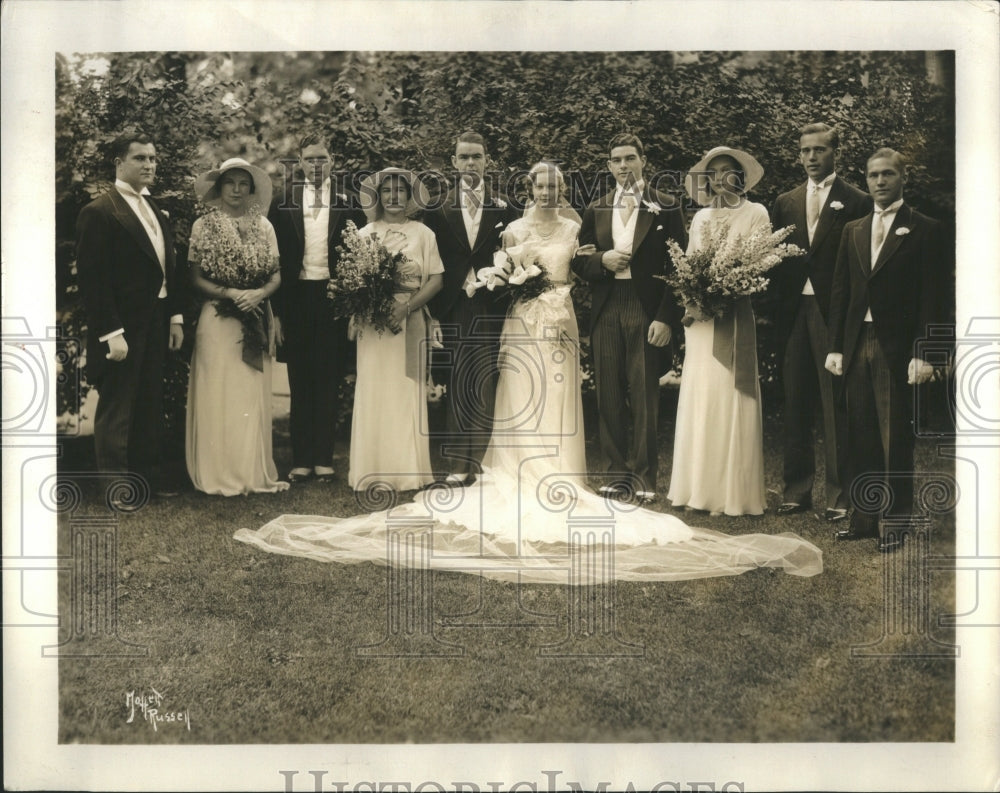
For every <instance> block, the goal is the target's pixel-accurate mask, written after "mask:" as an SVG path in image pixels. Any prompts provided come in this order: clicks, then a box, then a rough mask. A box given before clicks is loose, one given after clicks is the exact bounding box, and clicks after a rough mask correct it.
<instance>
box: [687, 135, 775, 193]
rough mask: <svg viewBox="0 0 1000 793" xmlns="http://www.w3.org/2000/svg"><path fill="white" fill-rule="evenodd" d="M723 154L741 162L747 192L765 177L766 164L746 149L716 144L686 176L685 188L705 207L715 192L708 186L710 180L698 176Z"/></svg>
mask: <svg viewBox="0 0 1000 793" xmlns="http://www.w3.org/2000/svg"><path fill="white" fill-rule="evenodd" d="M722 156H728V157H732V158H733V159H734V160H736V162H738V163H739V164H740V168H742V169H743V177H744V180H745V181H744V183H743V192H747V191H748V190H750V189H751V188H753V186H754V185H756V184H757V183H758V182H759V181H760V180H761V179H762V178H763V177H764V166H763V165H761V164H760V163H759V162H757V160H755V159H754V158H753V157H751V156H750V155H749V154H747V153H746V152H745V151H740V150H739V149H731V148H730V147H729V146H716V147H715V148H714V149H712V150H711V151H709V152H707V153H706V154H705V156H704V157H702V158H701V159H700V160H698V162H697V163H695V164H694V166H693V167H692V168H691V170H690V171H688V172H687V176H685V177H684V190H685V191H686V192H687V194H688V196H690V198H691V199H692V200H693V201H694V202H695V203H697V204H699V205H701V206H703V207H704V206H708V205H709V204H711V203H712V198H713V194H712V190H711V188H710V187H709V186H708V180H707V179H705V178H703V177H702V178H698V177H699V176H702V175H703V174H705V173H706V172H707V171H708V164H709V163H710V162H711V161H712V160H714V159H715V158H716V157H722Z"/></svg>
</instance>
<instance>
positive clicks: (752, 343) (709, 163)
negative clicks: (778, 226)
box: [667, 146, 769, 515]
mask: <svg viewBox="0 0 1000 793" xmlns="http://www.w3.org/2000/svg"><path fill="white" fill-rule="evenodd" d="M696 174H697V175H702V176H705V177H707V179H706V182H707V187H708V190H707V191H705V190H704V189H698V186H699V185H697V184H696V177H695V175H696ZM763 175H764V169H763V168H762V167H761V165H760V163H758V162H757V160H755V159H754V158H753V157H751V156H750V155H749V154H747V153H746V152H743V151H739V150H738V149H730V148H728V147H724V146H720V147H717V148H715V149H712V150H711V151H710V152H708V154H706V155H705V157H703V158H702V160H701V161H700V162H699V163H698V164H697V165H695V166H694V167H693V168H692V169H691V171H690V172H689V175H688V177H687V179H686V180H685V187H686V189H687V192H688V195H689V196H690V197H691V198H692V199H694V200H695V201H696V202H698V203H699V204H701V205H702V206H704V207H705V208H704V209H701V210H699V211H698V213H697V214H696V215H695V216H694V220H693V221H692V222H691V232H690V234H689V243H688V253H689V254H690V253H692V252H694V251H697V250H699V249H700V248H701V247H703V246H704V245H705V236H706V235H707V234H708V233H710V232H711V231H712V230H713V229H715V228H717V224H720V223H721V224H726V225H727V226H728V234H727V239H730V240H732V239H734V238H735V237H743V238H746V237H748V236H749V235H750V234H752V233H753V232H754V231H756V230H757V229H758V228H760V227H761V226H767V225H769V220H768V213H767V209H766V208H765V207H764V206H763V205H761V204H755V203H752V202H750V201H747V199H746V196H745V195H744V193H745V192H746V191H747V190H749V189H750V188H752V187H753V186H754V185H755V184H757V182H759V181H760V179H761V177H762V176H763ZM687 314H688V315H689V316H690V317H692V318H693V319H694V322H692V323H691V324H690V325H688V327H687V328H686V329H685V332H684V344H685V352H684V369H683V373H682V375H681V389H680V395H679V397H678V401H677V422H676V429H675V430H674V458H673V469H672V472H671V475H670V490H669V492H668V493H667V498H669V499H670V500H671V501H672V502H673V504H674V506H686V507H689V508H691V509H699V510H707V511H710V512H712V513H716V514H722V513H725V514H726V515H760V514H762V513H763V512H764V509H765V506H766V494H765V490H764V435H763V422H762V419H761V406H760V384H759V382H758V379H757V345H756V331H755V329H754V316H753V309H752V308H751V306H750V298H749V297H742V298H738V299H737V300H736V301H735V303H734V304H733V306H732V307H731V308H729V309H727V311H726V313H725V314H724V315H723V316H722V317H719V318H716V319H713V318H712V317H706V316H703V315H701V314H700V312H699V311H698V309H697V308H695V307H694V306H688V307H687Z"/></svg>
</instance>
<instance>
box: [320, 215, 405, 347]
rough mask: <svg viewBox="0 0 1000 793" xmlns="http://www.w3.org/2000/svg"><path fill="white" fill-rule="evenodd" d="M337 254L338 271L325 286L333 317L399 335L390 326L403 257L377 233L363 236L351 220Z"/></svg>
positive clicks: (393, 327) (403, 261)
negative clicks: (383, 241)
mask: <svg viewBox="0 0 1000 793" xmlns="http://www.w3.org/2000/svg"><path fill="white" fill-rule="evenodd" d="M337 251H338V253H339V255H340V260H339V262H338V264H337V272H336V273H335V274H334V275H333V276H332V277H331V278H330V282H329V283H328V284H327V287H326V295H327V297H328V298H330V300H331V301H332V302H333V313H334V315H335V316H337V317H354V318H355V319H356V320H357V321H360V322H366V323H368V324H370V325H372V326H373V327H374V328H375V330H377V331H378V332H379V334H380V335H381V334H382V333H383V332H384V331H386V330H391V331H392V332H393V333H398V332H399V330H400V328H398V327H395V326H393V323H392V312H393V309H394V308H395V307H396V298H395V297H394V295H395V294H396V292H398V291H400V283H401V275H400V267H401V265H403V264H404V263H405V262H406V261H407V259H406V255H405V254H404V253H402V252H401V251H400V252H397V253H392V252H390V251H389V249H388V248H386V247H385V245H383V244H382V241H381V240H380V239H379V237H378V235H377V234H371V235H369V236H362V235H361V234H359V233H358V227H357V226H355V225H354V223H353V222H352V221H347V225H346V227H345V229H344V235H343V245H341V246H339V247H338V248H337Z"/></svg>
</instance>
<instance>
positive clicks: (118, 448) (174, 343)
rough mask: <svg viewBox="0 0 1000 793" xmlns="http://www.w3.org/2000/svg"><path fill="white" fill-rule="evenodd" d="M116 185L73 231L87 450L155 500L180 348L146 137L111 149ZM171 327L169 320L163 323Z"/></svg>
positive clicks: (167, 236) (151, 148)
mask: <svg viewBox="0 0 1000 793" xmlns="http://www.w3.org/2000/svg"><path fill="white" fill-rule="evenodd" d="M111 154H112V157H113V160H114V165H115V184H114V187H112V188H111V189H110V190H109V191H108V192H107V193H105V194H104V195H102V196H100V197H99V198H97V199H95V200H94V201H91V202H90V203H89V204H87V206H85V207H84V208H83V210H82V211H81V212H80V216H79V218H78V219H77V221H76V231H77V268H78V271H79V274H80V293H81V295H82V297H83V304H84V309H85V311H86V315H87V379H88V380H89V381H90V383H91V384H92V385H93V386H94V387H95V388H96V389H97V392H98V394H99V395H100V399H99V400H98V403H97V413H96V415H95V417H94V447H95V451H96V453H97V467H98V468H99V469H100V470H102V471H109V472H124V471H131V472H133V473H137V474H139V475H141V476H144V477H146V478H147V479H148V481H149V484H150V489H151V490H152V491H153V492H154V493H155V492H157V491H159V494H161V495H167V493H165V492H164V491H163V490H162V484H163V483H162V482H161V481H159V478H158V473H159V469H160V466H161V460H160V428H161V427H162V426H163V366H164V361H165V357H166V351H167V349H168V347H169V349H170V350H178V349H180V347H181V343H182V342H183V340H184V326H183V322H184V317H183V312H182V302H181V299H180V298H181V294H182V290H181V289H180V288H179V287H178V284H177V273H176V268H175V267H174V235H173V230H172V229H171V227H170V221H169V219H168V218H167V216H166V213H164V212H162V211H161V210H160V208H159V207H158V206H157V205H156V202H155V201H154V200H153V199H152V198H151V197H150V194H149V187H150V185H152V184H153V181H154V179H155V178H156V146H155V145H154V144H153V142H152V140H150V139H149V138H148V137H146V136H145V135H142V134H141V133H131V134H123V135H120V136H119V137H118V138H117V139H116V140H115V141H114V142H113V143H112V144H111ZM168 318H169V319H168Z"/></svg>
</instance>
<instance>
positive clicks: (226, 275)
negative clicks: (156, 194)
mask: <svg viewBox="0 0 1000 793" xmlns="http://www.w3.org/2000/svg"><path fill="white" fill-rule="evenodd" d="M189 257H190V258H191V259H192V260H193V261H197V262H198V268H199V269H200V270H201V272H202V273H203V274H204V275H205V277H206V278H208V279H209V280H211V281H212V282H213V283H216V284H219V285H220V286H225V287H229V288H231V289H260V288H261V287H263V286H264V285H265V284H266V283H267V282H268V281H270V280H271V276H272V275H273V274H274V271H275V270H277V269H278V262H277V259H276V258H275V257H274V256H273V255H272V254H271V248H270V245H269V244H268V238H267V235H266V233H265V231H264V228H263V227H262V224H261V222H260V211H259V210H258V209H257V208H256V207H252V208H251V209H250V210H249V211H248V212H247V213H246V215H244V216H243V217H241V218H239V219H238V220H237V221H236V222H235V224H234V223H233V222H231V220H230V219H228V218H227V217H226V216H224V215H223V214H222V212H220V211H219V210H218V209H213V210H211V211H210V212H209V213H208V214H207V215H205V216H204V217H203V218H202V233H201V235H200V236H199V238H198V239H197V240H196V241H195V242H194V243H193V244H192V246H191V251H190V253H189ZM215 313H216V314H217V315H218V316H220V317H229V318H231V319H238V320H239V321H240V324H241V325H242V326H243V348H244V352H245V356H247V357H248V358H249V359H252V360H259V358H260V356H261V355H262V354H263V352H264V350H266V349H267V346H268V336H267V334H268V328H267V327H266V325H265V316H266V312H265V309H264V308H263V307H262V306H258V307H257V308H256V309H254V310H253V311H247V312H244V311H241V310H240V309H239V308H238V307H237V306H236V303H234V302H233V301H232V300H228V299H226V300H216V301H215ZM258 368H259V367H258Z"/></svg>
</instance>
